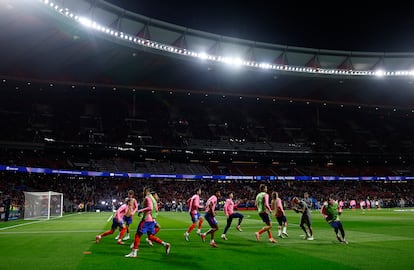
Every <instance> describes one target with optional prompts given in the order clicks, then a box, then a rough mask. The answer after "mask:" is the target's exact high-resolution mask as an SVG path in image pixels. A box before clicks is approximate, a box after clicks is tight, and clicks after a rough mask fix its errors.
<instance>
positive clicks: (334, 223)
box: [329, 220, 342, 229]
mask: <svg viewBox="0 0 414 270" xmlns="http://www.w3.org/2000/svg"><path fill="white" fill-rule="evenodd" d="M329 226H331V227H332V228H334V229H339V228H340V227H342V223H341V222H340V221H339V220H337V221H332V222H329Z"/></svg>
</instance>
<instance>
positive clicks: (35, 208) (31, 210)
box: [24, 191, 63, 220]
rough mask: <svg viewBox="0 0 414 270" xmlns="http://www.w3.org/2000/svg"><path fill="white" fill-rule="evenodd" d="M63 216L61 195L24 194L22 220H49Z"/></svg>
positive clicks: (56, 193) (48, 193) (50, 192)
mask: <svg viewBox="0 0 414 270" xmlns="http://www.w3.org/2000/svg"><path fill="white" fill-rule="evenodd" d="M62 215H63V193H59V192H53V191H44V192H24V219H25V220H28V219H50V218H56V217H61V216H62Z"/></svg>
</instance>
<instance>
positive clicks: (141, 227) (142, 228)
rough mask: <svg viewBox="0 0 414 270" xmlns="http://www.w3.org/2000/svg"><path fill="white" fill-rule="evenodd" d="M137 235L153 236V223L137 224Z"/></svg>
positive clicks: (143, 221)
mask: <svg viewBox="0 0 414 270" xmlns="http://www.w3.org/2000/svg"><path fill="white" fill-rule="evenodd" d="M137 233H140V234H155V222H154V221H145V220H141V221H140V222H139V224H138V228H137Z"/></svg>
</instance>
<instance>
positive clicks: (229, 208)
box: [221, 192, 244, 240]
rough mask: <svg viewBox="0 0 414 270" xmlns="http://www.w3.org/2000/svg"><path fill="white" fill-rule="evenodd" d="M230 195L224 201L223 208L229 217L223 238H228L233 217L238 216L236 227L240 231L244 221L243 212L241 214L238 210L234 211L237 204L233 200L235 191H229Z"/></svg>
mask: <svg viewBox="0 0 414 270" xmlns="http://www.w3.org/2000/svg"><path fill="white" fill-rule="evenodd" d="M228 196H229V197H228V198H227V200H226V202H225V203H224V209H223V210H224V214H225V215H226V217H227V224H226V227H225V228H224V231H223V234H222V235H221V238H223V239H224V240H227V237H226V233H227V231H228V230H229V228H230V226H231V223H232V221H233V218H238V219H239V220H238V222H237V226H236V229H237V230H238V231H239V232H241V231H242V229H241V227H240V225H241V223H242V221H243V217H244V216H243V215H242V214H240V213H238V212H234V207H235V205H234V202H233V196H234V195H233V192H229V195H228Z"/></svg>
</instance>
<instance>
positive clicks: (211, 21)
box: [107, 0, 414, 52]
mask: <svg viewBox="0 0 414 270" xmlns="http://www.w3.org/2000/svg"><path fill="white" fill-rule="evenodd" d="M107 1H108V2H110V3H113V4H115V5H118V6H120V7H122V8H125V9H128V10H131V11H134V12H136V13H139V14H142V15H144V16H148V17H151V18H156V19H159V20H162V21H166V22H169V23H173V24H178V25H181V26H186V27H189V28H193V29H198V30H202V31H208V32H212V33H215V34H221V35H226V36H231V37H236V38H242V39H249V40H255V41H260V42H269V43H276V44H281V45H288V46H299V47H309V48H318V49H332V50H346V51H348V50H349V51H373V52H399V51H400V52H414V15H413V4H409V3H404V4H400V5H398V4H396V3H394V2H389V1H385V3H380V2H376V3H375V5H372V4H371V5H372V6H371V7H363V6H362V3H364V2H363V1H358V2H357V1H355V3H354V2H353V1H331V2H327V3H321V2H316V1H314V2H312V3H306V2H305V3H304V2H302V1H269V0H268V1H266V0H257V1H247V0H246V1H233V0H221V1H217V0H210V1H203V2H201V1H180V0H177V1H167V0H107ZM366 3H368V4H369V2H366ZM391 4H392V5H391Z"/></svg>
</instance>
